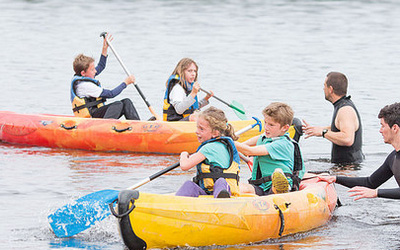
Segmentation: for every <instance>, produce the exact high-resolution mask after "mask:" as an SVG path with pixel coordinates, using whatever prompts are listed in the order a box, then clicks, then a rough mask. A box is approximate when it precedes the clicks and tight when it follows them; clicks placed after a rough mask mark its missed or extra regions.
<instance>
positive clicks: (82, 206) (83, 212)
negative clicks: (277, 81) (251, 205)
mask: <svg viewBox="0 0 400 250" xmlns="http://www.w3.org/2000/svg"><path fill="white" fill-rule="evenodd" d="M253 118H254V117H253ZM254 119H255V120H256V121H257V122H256V123H255V124H251V125H248V126H246V127H245V128H243V129H241V130H239V131H238V132H237V133H236V135H240V134H242V133H244V132H246V131H248V130H250V129H252V128H254V127H255V126H261V122H260V121H259V120H258V119H257V118H254ZM178 166H179V163H175V164H174V165H172V166H170V167H167V168H165V169H163V170H161V171H159V172H157V173H155V174H153V175H151V176H150V177H148V178H146V179H144V180H142V181H141V182H139V183H137V184H136V185H133V186H131V187H129V188H127V189H136V188H138V187H140V186H142V185H144V184H146V183H148V182H150V181H152V180H154V179H155V178H157V177H159V176H161V175H163V174H165V173H168V172H169V171H171V170H173V169H175V168H177V167H178ZM118 193H119V191H117V190H109V189H107V190H101V191H97V192H94V193H91V194H88V195H85V196H83V197H81V198H79V199H78V200H76V201H75V202H74V203H72V204H67V205H65V206H63V207H61V208H59V209H57V210H56V211H55V212H54V213H52V214H50V215H49V216H48V220H49V223H50V226H51V228H52V229H53V232H54V234H55V235H56V236H57V237H70V236H73V235H75V234H78V233H80V232H82V231H83V230H85V229H88V228H89V227H91V226H92V225H94V224H95V223H96V222H97V221H102V220H104V219H105V218H106V217H107V216H109V215H110V210H109V208H108V204H109V203H112V202H113V201H114V200H115V199H117V198H118Z"/></svg>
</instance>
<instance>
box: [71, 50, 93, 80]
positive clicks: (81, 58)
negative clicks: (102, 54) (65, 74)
mask: <svg viewBox="0 0 400 250" xmlns="http://www.w3.org/2000/svg"><path fill="white" fill-rule="evenodd" d="M92 62H94V59H93V57H89V56H85V55H84V54H79V55H77V56H76V57H75V60H74V63H73V66H74V71H75V74H76V75H78V76H80V75H81V72H82V70H84V71H86V70H87V69H88V68H89V66H90V64H91V63H92Z"/></svg>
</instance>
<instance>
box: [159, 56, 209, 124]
mask: <svg viewBox="0 0 400 250" xmlns="http://www.w3.org/2000/svg"><path fill="white" fill-rule="evenodd" d="M198 69H199V67H198V66H197V64H196V62H195V61H193V60H192V59H190V58H183V59H181V60H180V61H179V63H178V65H176V67H175V69H174V71H173V72H172V74H171V76H170V77H169V78H168V81H167V82H166V84H165V85H166V91H165V95H164V107H163V120H164V121H182V120H183V121H187V120H190V119H191V117H190V116H191V115H192V114H193V113H194V112H195V111H196V110H198V109H200V108H202V107H204V106H206V105H207V104H208V103H209V102H208V99H210V97H211V96H212V95H213V93H212V92H211V93H210V95H207V96H206V97H205V98H203V99H202V100H201V101H198V98H197V93H198V92H199V90H200V84H199V83H198V82H197V75H198ZM192 120H193V119H192Z"/></svg>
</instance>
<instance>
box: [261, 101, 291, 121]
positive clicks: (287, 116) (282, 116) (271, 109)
mask: <svg viewBox="0 0 400 250" xmlns="http://www.w3.org/2000/svg"><path fill="white" fill-rule="evenodd" d="M262 113H263V115H264V116H269V117H271V118H272V119H274V121H275V122H277V123H279V124H280V125H281V126H285V125H286V124H288V125H291V124H292V122H293V115H294V112H293V110H292V108H291V107H290V106H289V105H287V104H286V103H282V102H273V103H271V104H270V105H268V106H267V107H266V108H265V109H264V110H263V111H262Z"/></svg>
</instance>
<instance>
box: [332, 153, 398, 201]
mask: <svg viewBox="0 0 400 250" xmlns="http://www.w3.org/2000/svg"><path fill="white" fill-rule="evenodd" d="M392 156H394V155H393V154H390V155H389V156H388V157H387V158H386V160H385V162H384V163H383V164H382V166H380V167H379V168H378V169H377V170H376V171H375V172H374V173H372V175H371V176H369V177H344V176H337V177H336V183H338V184H341V185H343V186H346V187H349V188H352V187H355V186H363V187H367V188H372V189H376V188H378V187H379V186H380V185H382V184H383V183H385V182H386V181H387V180H389V179H390V178H391V177H392V176H393V172H392V170H391V169H390V165H391V164H392V162H393V157H392ZM378 197H381V198H390V199H400V188H393V189H378Z"/></svg>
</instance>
